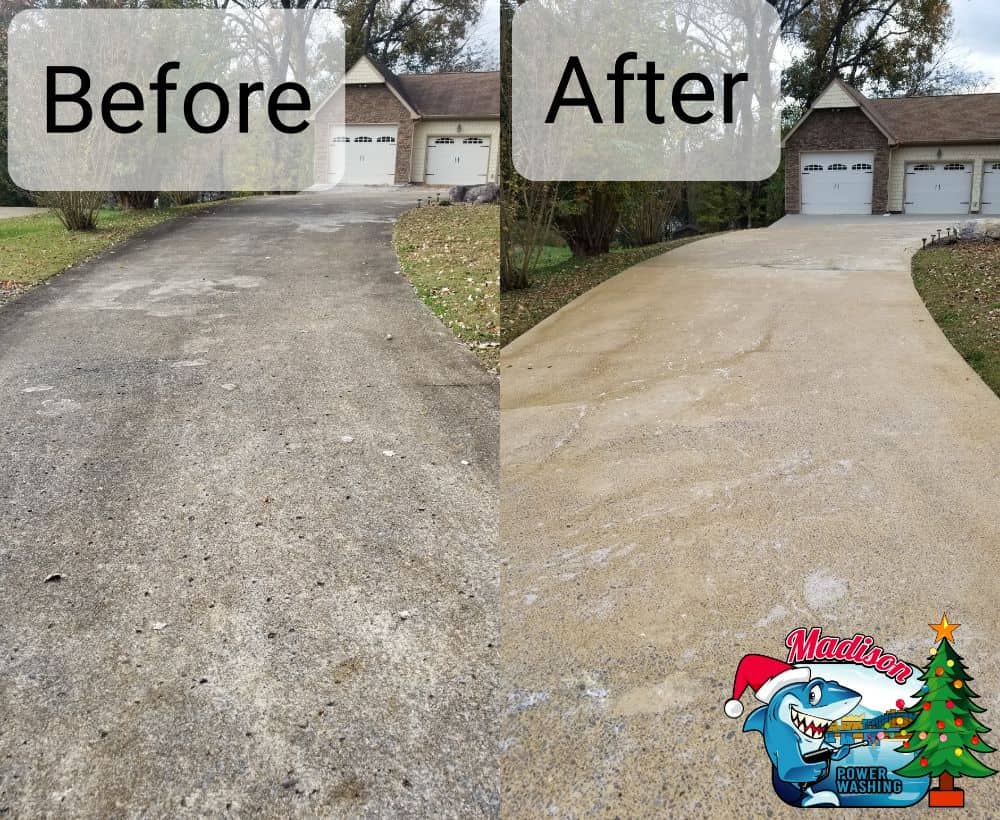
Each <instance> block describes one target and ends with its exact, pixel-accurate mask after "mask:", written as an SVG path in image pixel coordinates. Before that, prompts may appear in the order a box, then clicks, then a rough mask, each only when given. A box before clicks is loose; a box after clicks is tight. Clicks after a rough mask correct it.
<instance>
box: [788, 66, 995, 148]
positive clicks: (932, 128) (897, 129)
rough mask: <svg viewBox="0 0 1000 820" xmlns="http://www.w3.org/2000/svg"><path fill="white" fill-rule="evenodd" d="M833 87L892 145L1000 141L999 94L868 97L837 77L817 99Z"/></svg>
mask: <svg viewBox="0 0 1000 820" xmlns="http://www.w3.org/2000/svg"><path fill="white" fill-rule="evenodd" d="M833 87H839V88H840V90H842V91H844V92H845V93H846V94H848V95H849V96H850V98H851V99H852V100H853V101H854V102H855V103H856V104H857V107H858V108H860V109H861V110H862V111H863V112H864V113H865V115H866V116H867V117H868V119H870V120H871V121H872V123H873V124H874V125H875V127H876V128H878V130H879V131H881V132H882V134H883V135H884V136H885V138H886V139H887V140H888V141H889V144H890V145H947V144H958V143H961V144H969V143H989V142H995V143H1000V94H955V95H951V96H941V97H882V98H876V99H869V98H868V97H866V96H865V95H864V94H862V93H861V92H860V91H858V90H857V89H856V88H854V87H853V86H851V85H849V84H848V83H845V82H844V81H843V80H841V79H840V78H839V77H837V78H835V79H834V80H832V81H831V82H830V83H829V85H827V87H826V88H825V89H823V93H822V94H820V95H819V97H817V98H816V102H820V101H821V100H822V98H823V97H824V95H826V94H827V92H828V91H830V90H831V88H833ZM827 107H829V106H827ZM815 110H817V106H816V104H815V103H814V104H813V106H812V107H810V109H809V110H808V111H807V112H806V113H805V116H803V117H802V119H800V120H799V121H798V122H797V123H796V124H795V127H794V128H792V130H791V131H789V132H788V134H786V135H785V138H784V140H782V144H783V145H785V144H787V143H788V140H789V139H790V138H791V136H792V134H794V133H795V132H796V131H798V129H799V128H800V127H801V126H802V124H803V123H804V122H805V121H806V120H807V119H808V118H809V115H810V114H812V112H813V111H815Z"/></svg>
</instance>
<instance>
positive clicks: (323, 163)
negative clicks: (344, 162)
mask: <svg viewBox="0 0 1000 820" xmlns="http://www.w3.org/2000/svg"><path fill="white" fill-rule="evenodd" d="M344 93H345V98H344V122H345V123H346V124H347V125H397V126H398V128H399V130H398V131H397V133H396V175H395V182H396V184H397V185H403V184H406V183H408V182H409V181H410V177H411V161H412V158H413V130H414V122H413V118H412V115H411V114H410V111H409V109H408V108H406V106H404V105H403V104H402V103H401V102H400V101H399V99H398V98H397V97H396V96H395V95H394V94H393V93H392V92H391V91H390V90H389V89H388V87H387V86H386V85H385V83H377V84H370V85H361V84H355V85H348V86H347V87H346V89H345V91H344ZM335 110H336V106H334V105H329V106H326V107H325V108H323V109H322V110H320V112H319V113H318V115H317V117H316V122H315V124H316V140H317V142H316V147H315V151H314V157H315V160H314V168H313V170H314V172H315V179H316V181H317V182H321V183H328V182H329V181H330V180H329V168H330V140H331V137H332V126H333V122H332V120H333V118H334V114H335Z"/></svg>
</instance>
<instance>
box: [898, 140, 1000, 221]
mask: <svg viewBox="0 0 1000 820" xmlns="http://www.w3.org/2000/svg"><path fill="white" fill-rule="evenodd" d="M938 151H940V152H941V153H940V156H939V155H938ZM913 162H973V163H975V168H974V169H973V171H972V206H971V213H974V214H975V213H979V211H980V209H981V207H982V193H983V169H984V168H985V167H986V163H987V162H1000V145H941V146H937V145H922V146H909V147H905V148H896V149H895V150H893V152H892V161H891V163H890V173H889V210H890V211H893V212H894V213H900V212H902V211H904V210H905V206H904V204H903V200H904V197H905V194H906V166H907V165H909V164H910V163H913Z"/></svg>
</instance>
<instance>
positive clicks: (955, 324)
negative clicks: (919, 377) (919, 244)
mask: <svg viewBox="0 0 1000 820" xmlns="http://www.w3.org/2000/svg"><path fill="white" fill-rule="evenodd" d="M913 282H914V284H915V285H916V287H917V290H918V291H919V292H920V295H921V297H923V300H924V302H925V303H926V305H927V309H928V310H929V311H930V314H931V316H933V317H934V321H936V322H937V323H938V325H939V326H940V327H941V330H943V331H944V334H945V336H947V337H948V340H949V341H950V342H951V343H952V345H953V346H954V347H955V349H956V350H957V351H958V352H959V353H961V354H962V356H963V357H964V358H965V360H966V361H967V362H968V363H969V364H970V365H971V366H972V368H973V369H974V370H975V371H976V372H977V373H978V374H979V375H980V376H981V377H982V379H983V381H984V382H986V384H988V385H989V386H990V387H991V388H992V389H993V392H995V393H996V394H997V395H998V396H1000V242H995V241H992V240H984V241H977V242H960V243H959V244H957V245H951V246H946V247H943V248H930V249H928V250H924V251H920V252H919V253H918V254H917V255H916V256H914V257H913Z"/></svg>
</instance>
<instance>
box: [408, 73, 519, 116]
mask: <svg viewBox="0 0 1000 820" xmlns="http://www.w3.org/2000/svg"><path fill="white" fill-rule="evenodd" d="M395 80H396V82H397V83H398V84H399V85H400V86H402V90H403V94H404V95H405V96H406V98H407V99H408V100H410V102H411V104H412V105H413V107H414V108H415V109H416V110H417V112H418V113H419V114H420V115H421V116H422V117H468V118H472V117H481V118H483V119H496V118H498V117H499V116H500V72H499V71H482V72H465V73H455V74H397V75H395Z"/></svg>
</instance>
